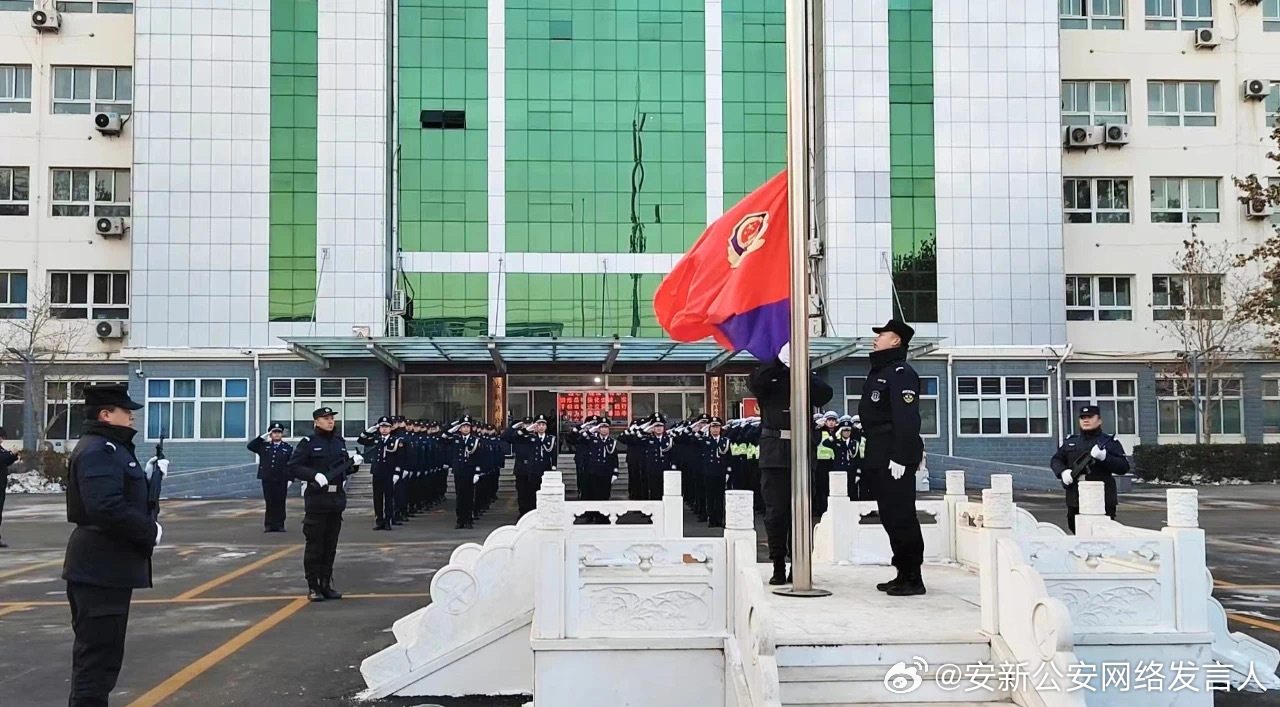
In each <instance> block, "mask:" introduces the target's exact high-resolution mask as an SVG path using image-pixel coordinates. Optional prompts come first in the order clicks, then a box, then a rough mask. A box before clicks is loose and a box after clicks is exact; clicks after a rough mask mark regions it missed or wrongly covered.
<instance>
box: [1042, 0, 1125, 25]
mask: <svg viewBox="0 0 1280 707" xmlns="http://www.w3.org/2000/svg"><path fill="white" fill-rule="evenodd" d="M1077 1H1078V2H1079V6H1080V12H1081V13H1082V14H1079V15H1073V14H1066V13H1064V12H1063V10H1064V8H1065V7H1066V5H1067V4H1068V3H1072V2H1077ZM1098 1H1099V0H1059V2H1058V28H1059V29H1066V30H1085V29H1092V30H1099V31H1102V30H1122V29H1124V28H1125V16H1124V10H1125V4H1126V3H1125V1H1124V0H1102V1H1103V2H1107V3H1108V4H1116V5H1119V7H1120V14H1119V15H1103V14H1098V13H1097V12H1096V10H1097V7H1096V5H1097V4H1098ZM1117 21H1118V22H1119V25H1118V26H1110V25H1111V24H1112V23H1115V22H1117ZM1068 22H1071V23H1081V22H1082V23H1084V26H1083V27H1076V26H1070V27H1069V26H1067V23H1068Z"/></svg>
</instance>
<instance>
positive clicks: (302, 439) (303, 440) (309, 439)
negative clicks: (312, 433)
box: [298, 437, 311, 442]
mask: <svg viewBox="0 0 1280 707" xmlns="http://www.w3.org/2000/svg"><path fill="white" fill-rule="evenodd" d="M298 441H299V442H310V441H311V438H310V437H303V438H301V439H299V440H298Z"/></svg>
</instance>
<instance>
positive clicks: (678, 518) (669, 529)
mask: <svg viewBox="0 0 1280 707" xmlns="http://www.w3.org/2000/svg"><path fill="white" fill-rule="evenodd" d="M662 536H663V537H664V538H682V537H684V497H683V496H682V495H681V479H680V472H679V471H675V470H667V471H664V472H662Z"/></svg>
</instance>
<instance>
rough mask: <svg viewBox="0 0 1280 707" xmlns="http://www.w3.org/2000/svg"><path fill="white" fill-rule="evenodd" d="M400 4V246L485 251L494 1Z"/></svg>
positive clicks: (443, 0)
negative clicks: (443, 118) (446, 116)
mask: <svg viewBox="0 0 1280 707" xmlns="http://www.w3.org/2000/svg"><path fill="white" fill-rule="evenodd" d="M399 2H400V65H399V77H400V96H399V100H400V121H399V130H400V247H401V248H402V249H403V250H406V251H427V252H442V251H445V252H459V251H467V252H473V253H477V252H479V253H482V252H485V251H487V250H488V249H489V213H488V181H487V180H488V177H487V176H486V170H487V164H488V145H487V137H486V136H487V135H488V129H487V128H488V120H489V118H488V109H487V100H488V85H489V83H488V82H489V79H488V76H487V73H486V72H487V68H488V57H487V50H486V44H487V39H486V37H487V33H488V12H489V11H488V2H487V0H399ZM423 111H428V112H429V114H428V115H427V116H426V118H427V121H426V124H427V125H428V126H430V127H424V120H423V118H424V115H423ZM442 111H450V112H451V113H452V114H451V115H450V120H449V121H448V122H446V123H445V124H443V125H438V124H437V123H435V122H434V119H435V118H436V117H438V116H437V115H436V114H437V113H439V112H442ZM457 111H463V113H461V114H458V113H456V112H457ZM459 119H461V120H462V121H463V123H462V124H464V125H465V128H464V127H459V123H458V120H459Z"/></svg>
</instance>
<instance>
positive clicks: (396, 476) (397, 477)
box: [391, 474, 400, 484]
mask: <svg viewBox="0 0 1280 707" xmlns="http://www.w3.org/2000/svg"><path fill="white" fill-rule="evenodd" d="M391 483H393V484H398V483H400V475H399V474H392V475H391Z"/></svg>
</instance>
